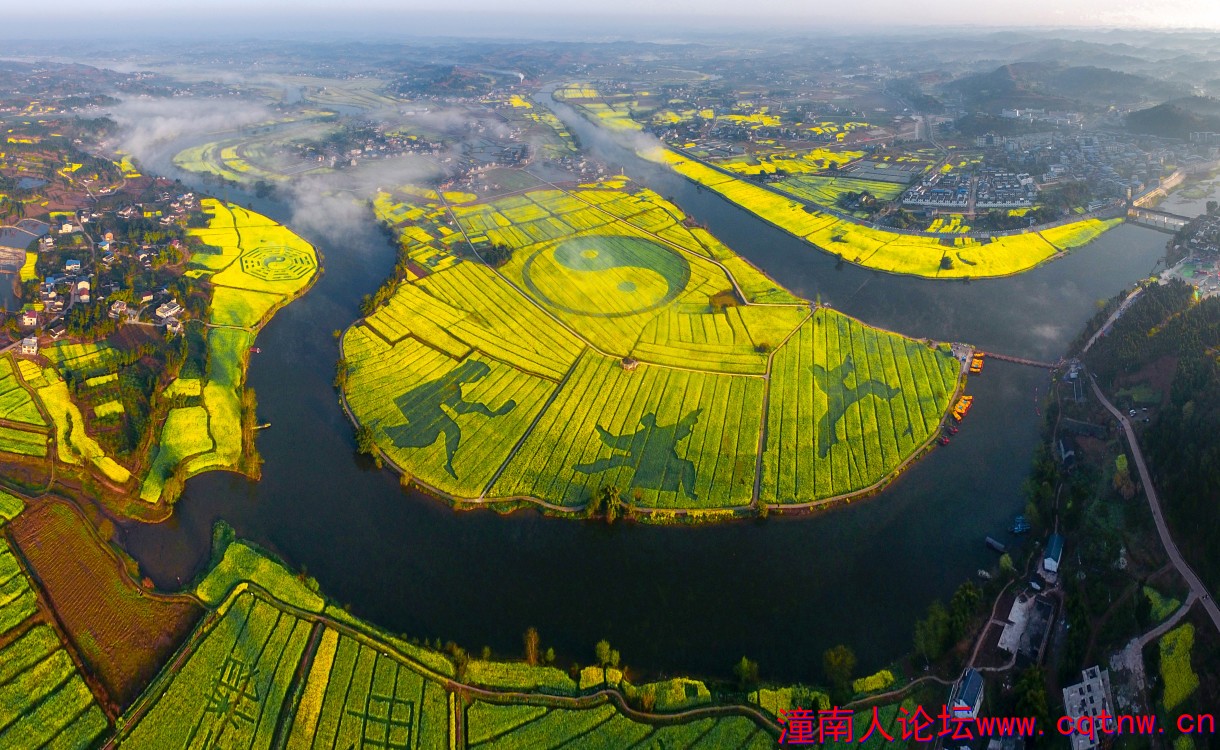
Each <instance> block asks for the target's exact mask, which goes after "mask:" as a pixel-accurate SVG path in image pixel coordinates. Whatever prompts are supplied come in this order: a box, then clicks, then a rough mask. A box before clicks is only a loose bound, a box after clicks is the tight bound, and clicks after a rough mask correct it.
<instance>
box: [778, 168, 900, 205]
mask: <svg viewBox="0 0 1220 750" xmlns="http://www.w3.org/2000/svg"><path fill="white" fill-rule="evenodd" d="M771 186H772V187H773V188H775V189H776V190H779V191H782V192H785V193H787V194H789V195H791V196H792V197H794V198H800V199H801V200H806V201H809V202H811V203H817V204H820V205H823V206H831V207H835V206H838V202H839V197H840V196H842V195H844V194H846V193H859V192H869V193H872V195H873V197H875V198H876V199H877V200H883V201H890V200H894V199H896V198H897V197H898V196H900V195H902V191H903V190H905V189H906V186H905V185H901V184H898V183H895V182H882V181H880V180H861V179H857V178H854V177H824V176H818V175H800V176H797V177H786V178H784V179H782V180H779V181H778V182H773V183H771Z"/></svg>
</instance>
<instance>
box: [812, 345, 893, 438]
mask: <svg viewBox="0 0 1220 750" xmlns="http://www.w3.org/2000/svg"><path fill="white" fill-rule="evenodd" d="M813 379H814V383H816V384H817V387H818V388H819V389H820V390H821V391H822V393H825V394H826V399H827V401H828V402H829V407H828V408H827V409H826V412H825V413H824V414H822V417H821V419H819V420H818V457H819V458H826V456H828V455H829V454H830V449H831V447H832V446H833V445H834V444H835V443H837V442H839V436H838V433H837V432H836V431H835V425H837V424H838V423H839V420H840V419H842V418H843V415H844V414H846V413H847V410H848V409H849V408H851V405H852V404H856V403H859V402H860V401H863V400H864V399H865V398H866V397H867V396H875V397H877V398H879V399H881V400H882V401H889V400H890V399H892V398H893V397H894V396H897V395H898V394H899V393H901V390H900V389H898V388H892V387H890V386H889V385H886V384H885V383H883V382H881V381H880V380H861V379H859V377H858V376H856V366H855V365H854V364H853V363H852V361H851V355H850V354H849V355H847V357H846V358H844V360H843V361H842V362H841V363H839V365H838V366H836V367H832V368H830V369H829V370H828V369H826V368H825V367H823V366H821V365H819V364H815V365H813ZM848 380H851V381H852V384H851V385H848ZM908 429H909V428H908Z"/></svg>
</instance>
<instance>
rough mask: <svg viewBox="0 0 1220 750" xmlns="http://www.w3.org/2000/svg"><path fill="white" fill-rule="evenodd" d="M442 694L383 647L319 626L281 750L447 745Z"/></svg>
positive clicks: (446, 712)
mask: <svg viewBox="0 0 1220 750" xmlns="http://www.w3.org/2000/svg"><path fill="white" fill-rule="evenodd" d="M448 717H449V699H448V694H447V693H446V692H445V690H444V688H442V687H441V686H440V685H438V684H437V683H435V682H432V681H430V680H425V679H424V678H423V677H422V676H421V675H420V674H419V673H417V672H416V671H414V670H413V669H411V668H410V667H409V666H407V664H406V663H405V662H403V661H401V660H399V659H396V658H395V657H393V656H391V655H390V654H388V653H385V652H384V651H383V650H380V649H378V648H376V647H375V646H373V645H371V644H368V643H361V642H360V641H358V640H356V639H355V638H353V637H351V636H348V635H342V634H340V633H338V632H337V631H335V630H329V629H328V630H327V631H326V632H325V633H323V635H322V637H321V639H320V641H319V643H318V650H317V653H316V654H315V656H314V660H313V664H312V665H311V667H310V672H309V677H308V680H307V681H306V683H305V690H304V693H303V696H302V698H301V703H300V705H299V706H298V708H297V713H296V718H295V720H294V721H293V724H292V732H291V734H290V735H289V739H288V750H310V749H311V748H330V747H368V748H385V749H386V750H410V749H411V748H416V747H420V748H433V747H435V748H441V747H446V746H447V745H448V737H449V718H448Z"/></svg>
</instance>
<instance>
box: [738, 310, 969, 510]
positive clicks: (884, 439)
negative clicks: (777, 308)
mask: <svg viewBox="0 0 1220 750" xmlns="http://www.w3.org/2000/svg"><path fill="white" fill-rule="evenodd" d="M772 367H773V369H772V373H773V384H772V387H771V396H770V403H769V408H768V414H767V441H766V447H765V449H764V453H763V480H762V499H763V500H764V501H766V502H773V503H774V502H781V503H791V502H808V501H811V500H815V499H818V498H823V497H831V496H835V495H840V494H844V493H848V492H852V491H855V490H859V489H862V488H864V487H867V486H869V485H871V484H873V483H875V482H877V481H878V480H880V479H882V478H883V477H885V476H886V475H888V474H889V473H890V472H892V471H893V470H894V469H895V468H897V467H898V465H899V464H900V463H901V462H902V461H903V460H905V459H906V457H908V456H910V455H911V454H912V453H913V452H914V451H915V450H916V449H917V448H918V447H919V446H920V445H922V444H923V443H924V442H925V441H926V440H927V439H928V437H929V436H930V435H931V434H932V433H933V432H934V431H935V429H936V427H937V425H938V424H939V423H940V420H941V418H942V417H943V415H944V413H945V409H946V408H947V407H948V402H949V396H950V394H951V393H952V391H953V384H954V382H955V379H956V377H957V373H958V370H959V364H958V362H957V360H956V359H954V357H953V356H952V354H951V353H950V352H949V351H948V349H947V347H943V346H942V347H936V348H929V347H928V346H927V345H925V344H922V343H919V342H916V341H912V340H910V339H905V338H902V337H900V336H896V335H894V334H889V333H885V332H883V331H878V330H876V329H873V328H867V327H865V326H861V325H859V324H857V323H855V322H854V321H852V320H851V319H850V318H847V317H845V316H843V315H840V314H838V313H834V312H831V311H828V310H819V311H818V312H817V313H816V314H815V315H814V317H813V319H811V320H810V321H809V322H807V323H805V324H804V325H802V326H801V329H800V331H799V332H798V334H797V335H796V336H794V337H792V338H791V339H790V340H789V341H788V343H787V344H785V345H784V346H783V347H782V348H781V349H780V350H779V351H778V352H777V353H776V356H775V361H774V362H773V365H772Z"/></svg>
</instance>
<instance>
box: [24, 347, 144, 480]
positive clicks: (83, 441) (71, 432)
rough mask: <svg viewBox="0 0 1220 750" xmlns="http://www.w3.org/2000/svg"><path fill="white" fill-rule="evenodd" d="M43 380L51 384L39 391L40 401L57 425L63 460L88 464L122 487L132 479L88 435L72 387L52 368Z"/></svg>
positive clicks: (58, 447) (76, 463) (59, 449)
mask: <svg viewBox="0 0 1220 750" xmlns="http://www.w3.org/2000/svg"><path fill="white" fill-rule="evenodd" d="M42 377H43V379H44V382H46V383H47V385H45V386H43V387H42V388H39V389H38V398H39V399H40V400H41V401H42V405H43V407H44V408H45V409H46V410H47V413H48V414H50V415H51V421H52V422H53V423H54V425H55V434H56V436H57V439H56V441H55V447H56V451H57V454H58V457H59V460H60V461H63V462H64V463H68V464H75V465H81V464H83V463H85V462H88V463H90V464H92V465H93V466H95V467H97V469H98V470H100V471H101V472H102V474H104V475H105V476H106V477H107V478H109V479H110V480H112V481H114V482H118V483H120V484H121V483H125V482H127V481H128V480H130V479H131V472H130V471H128V470H127V468H126V467H124V466H122V465H120V464H119V463H117V462H116V461H115V460H114V459H113V458H111V457H110V456H107V455H106V452H105V451H104V450H102V447H101V446H100V445H98V444H97V441H96V440H94V439H93V438H91V437H89V434H88V433H87V432H85V419H84V417H83V416H81V412H80V409H79V408H78V407H77V406H76V404H75V403H74V402H73V401H72V398H71V396H70V395H69V393H68V384H67V383H65V382H64V381H63V380H62V379H61V378H60V377H59V374H58V373H57V372H55V370H53V369H50V368H48V369H47V370H45V371H44V372H43V373H42Z"/></svg>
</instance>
